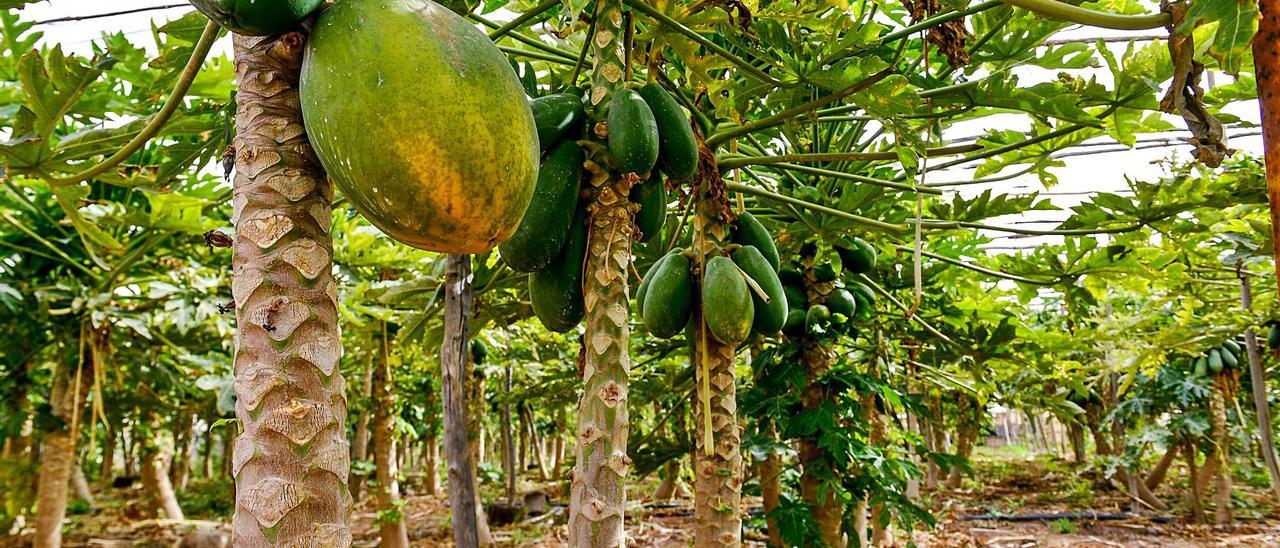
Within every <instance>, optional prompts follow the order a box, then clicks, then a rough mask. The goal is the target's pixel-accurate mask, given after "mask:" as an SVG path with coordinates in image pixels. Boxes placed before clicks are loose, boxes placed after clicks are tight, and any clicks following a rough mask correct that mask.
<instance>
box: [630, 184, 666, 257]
mask: <svg viewBox="0 0 1280 548" xmlns="http://www.w3.org/2000/svg"><path fill="white" fill-rule="evenodd" d="M631 201H632V202H635V203H637V204H640V211H639V212H637V213H636V230H639V231H640V241H642V242H647V241H649V240H652V239H653V238H654V236H657V235H658V234H661V233H662V226H663V225H665V224H667V184H666V183H664V182H663V181H662V177H661V176H660V175H656V174H655V176H654V177H652V178H650V179H649V180H648V181H645V182H643V183H641V184H638V185H636V186H634V187H632V188H631Z"/></svg>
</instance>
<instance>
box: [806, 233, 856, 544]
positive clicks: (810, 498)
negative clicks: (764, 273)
mask: <svg viewBox="0 0 1280 548" xmlns="http://www.w3.org/2000/svg"><path fill="white" fill-rule="evenodd" d="M804 260H805V262H806V263H807V264H806V268H805V286H806V287H805V291H806V293H807V295H808V298H809V303H810V304H817V303H821V302H824V301H825V300H826V298H827V295H828V294H829V293H830V292H831V291H832V289H833V287H832V285H831V284H830V283H822V282H818V281H817V279H816V278H815V277H814V274H813V265H812V263H813V258H812V257H805V258H804ZM802 344H803V350H802V359H803V360H804V365H805V384H806V386H807V387H806V389H805V392H804V393H803V394H802V395H801V397H800V402H801V405H802V406H803V407H804V409H805V410H806V411H812V410H814V409H818V408H820V407H822V406H823V405H824V404H825V403H826V402H827V400H828V399H829V398H830V396H829V395H828V394H827V393H826V391H825V390H823V387H822V386H821V385H820V384H819V383H818V381H819V379H821V378H822V377H823V376H824V375H826V374H827V372H828V371H830V369H831V367H832V365H834V364H835V355H834V354H833V353H832V350H831V349H830V348H827V347H824V346H823V345H822V344H821V343H820V342H819V341H815V340H813V339H811V338H808V337H805V338H804V339H803V341H802ZM798 458H799V460H800V462H801V464H802V465H803V467H804V468H803V470H802V472H801V474H800V496H801V498H803V499H804V501H805V502H806V503H808V504H809V506H810V507H811V508H813V518H814V521H816V522H817V525H818V529H819V531H820V532H821V537H822V542H823V544H825V545H826V546H828V547H831V548H843V547H844V546H845V540H844V530H843V528H842V527H841V524H842V523H843V521H844V505H843V504H842V502H841V498H840V497H839V494H838V493H835V492H833V490H832V489H831V488H830V483H829V482H828V481H826V480H827V479H828V478H833V477H840V476H841V475H842V473H843V471H840V470H832V469H830V460H831V459H830V457H829V455H828V454H827V451H826V450H825V449H823V448H821V447H819V446H818V440H817V439H814V438H801V439H800V448H799V455H798Z"/></svg>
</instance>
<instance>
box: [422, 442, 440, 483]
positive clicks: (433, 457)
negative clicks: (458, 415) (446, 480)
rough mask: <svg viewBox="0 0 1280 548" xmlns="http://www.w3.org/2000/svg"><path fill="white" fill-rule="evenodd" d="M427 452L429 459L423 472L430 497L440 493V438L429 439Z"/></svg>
mask: <svg viewBox="0 0 1280 548" xmlns="http://www.w3.org/2000/svg"><path fill="white" fill-rule="evenodd" d="M425 452H426V458H427V462H426V466H425V470H423V474H425V475H426V480H427V482H426V486H425V489H426V491H427V494H428V495H437V494H439V493H440V473H439V472H438V471H437V470H436V468H438V467H439V461H438V459H439V458H440V438H438V437H436V436H431V437H429V438H427V448H426V451H425Z"/></svg>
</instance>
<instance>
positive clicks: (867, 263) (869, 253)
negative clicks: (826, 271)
mask: <svg viewBox="0 0 1280 548" xmlns="http://www.w3.org/2000/svg"><path fill="white" fill-rule="evenodd" d="M836 254H838V255H840V262H841V263H843V264H844V270H845V272H848V273H850V274H866V273H867V272H871V271H872V270H874V269H875V268H876V248H874V247H871V244H869V243H867V241H866V240H863V239H862V238H854V239H853V245H852V246H851V247H844V246H836Z"/></svg>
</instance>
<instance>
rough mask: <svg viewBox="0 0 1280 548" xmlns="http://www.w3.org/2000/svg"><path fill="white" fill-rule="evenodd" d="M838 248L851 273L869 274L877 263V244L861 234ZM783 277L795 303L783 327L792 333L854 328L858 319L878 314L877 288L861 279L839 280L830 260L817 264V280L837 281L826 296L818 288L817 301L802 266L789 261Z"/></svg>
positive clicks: (815, 266)
mask: <svg viewBox="0 0 1280 548" xmlns="http://www.w3.org/2000/svg"><path fill="white" fill-rule="evenodd" d="M835 249H836V253H837V254H839V255H840V262H841V263H842V264H843V266H844V272H845V273H847V274H866V273H868V272H871V271H872V270H873V269H874V268H875V266H876V251H875V248H873V247H871V244H868V243H867V242H866V241H864V240H862V239H861V238H854V239H853V241H852V244H851V245H850V246H848V247H843V246H836V248H835ZM781 278H782V283H783V289H784V290H785V291H786V293H787V298H788V302H789V303H791V310H790V312H789V313H788V314H787V318H788V319H787V324H786V325H785V326H784V327H783V329H782V332H783V333H785V334H786V335H788V336H791V337H799V336H802V335H810V336H817V335H821V334H823V333H832V332H850V330H852V329H853V328H854V323H855V322H865V321H867V320H870V319H871V317H872V316H873V315H874V314H875V304H876V294H875V291H872V289H871V287H869V286H867V284H864V283H862V282H859V281H842V280H839V279H838V278H839V276H838V275H837V273H836V270H835V267H833V266H832V265H831V263H829V262H823V263H819V264H815V265H814V266H813V278H814V282H816V283H819V284H833V287H832V288H831V290H830V291H829V292H827V293H826V296H825V297H820V296H817V292H815V302H810V299H809V294H808V291H806V289H805V276H804V273H803V272H802V271H801V270H800V268H799V267H798V266H796V265H787V267H785V268H783V269H782V272H781ZM818 299H820V300H818Z"/></svg>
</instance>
